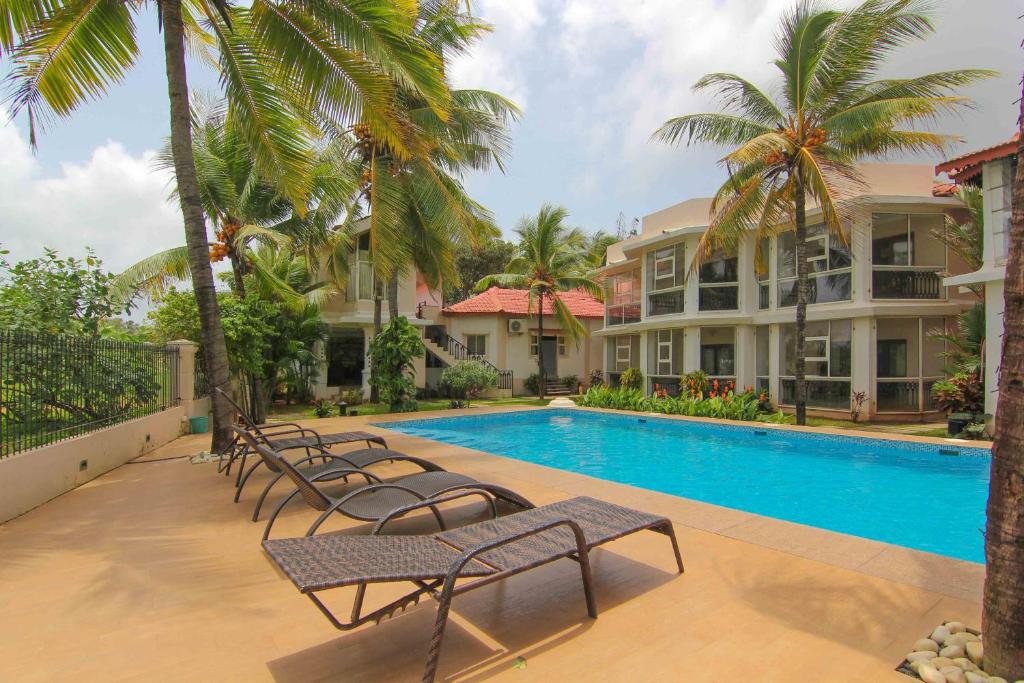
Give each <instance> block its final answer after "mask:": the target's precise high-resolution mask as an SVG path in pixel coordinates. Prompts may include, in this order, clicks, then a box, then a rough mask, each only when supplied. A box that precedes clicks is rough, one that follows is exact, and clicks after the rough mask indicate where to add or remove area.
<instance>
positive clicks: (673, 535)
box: [663, 522, 685, 574]
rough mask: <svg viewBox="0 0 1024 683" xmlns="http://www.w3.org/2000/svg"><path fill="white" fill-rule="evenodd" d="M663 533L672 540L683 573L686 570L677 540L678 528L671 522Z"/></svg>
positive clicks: (680, 570) (680, 571) (677, 564)
mask: <svg viewBox="0 0 1024 683" xmlns="http://www.w3.org/2000/svg"><path fill="white" fill-rule="evenodd" d="M663 533H664V534H665V535H666V536H668V537H669V540H671V541H672V552H673V553H675V556H676V566H678V567H679V573H680V574H682V573H683V572H684V571H685V569H684V568H683V556H682V555H681V554H680V553H679V542H678V541H676V530H675V529H674V528H673V527H672V523H671V522H669V523H668V524H667V525H666V526H665V527H664V532H663Z"/></svg>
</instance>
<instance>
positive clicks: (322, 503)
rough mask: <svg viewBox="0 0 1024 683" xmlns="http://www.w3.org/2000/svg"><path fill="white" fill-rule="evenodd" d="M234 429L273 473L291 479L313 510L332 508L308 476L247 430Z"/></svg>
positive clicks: (328, 500)
mask: <svg viewBox="0 0 1024 683" xmlns="http://www.w3.org/2000/svg"><path fill="white" fill-rule="evenodd" d="M232 429H234V430H235V433H236V434H238V435H239V436H240V437H241V438H242V439H244V440H245V442H246V443H247V444H249V447H250V448H253V449H255V450H256V452H257V453H259V454H260V457H262V458H263V461H264V462H265V463H266V465H267V467H268V468H269V469H270V470H271V471H274V472H284V474H285V476H286V477H288V478H289V479H291V480H292V483H294V484H295V486H296V488H298V489H299V493H300V494H302V497H303V499H305V501H306V503H308V504H309V506H310V507H311V508H313V509H314V510H320V511H321V512H322V511H324V510H326V509H327V508H329V507H330V506H331V503H332V501H331V499H330V498H328V497H327V496H325V495H324V493H323V492H322V491H321V490H320V489H318V488H317V487H316V486H314V485H313V482H311V481H310V480H309V479H308V478H307V477H306V475H304V474H303V473H302V472H300V471H299V470H298V469H297V468H296V467H295V466H294V465H292V464H291V463H290V462H288V460H286V459H285V458H282V457H281V456H280V455H278V453H277V452H276V451H274V450H273V449H272V448H268V447H267V446H264V445H263V444H261V443H259V442H258V441H257V440H256V437H255V436H253V435H252V434H250V433H249V432H247V431H246V430H244V429H242V428H240V427H232Z"/></svg>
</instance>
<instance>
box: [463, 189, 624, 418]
mask: <svg viewBox="0 0 1024 683" xmlns="http://www.w3.org/2000/svg"><path fill="white" fill-rule="evenodd" d="M568 216H569V212H568V211H566V209H564V208H563V207H561V206H553V205H551V204H545V205H544V206H542V207H541V208H540V211H539V212H538V213H537V215H536V216H532V217H524V218H523V219H522V220H520V222H519V226H518V228H517V229H516V233H517V234H518V235H519V244H518V245H517V247H516V255H515V256H513V257H512V260H511V261H509V264H508V266H507V267H506V268H505V272H504V273H499V274H494V275H488V276H486V277H484V278H482V279H481V280H480V282H478V283H477V286H476V288H477V291H483V290H486V289H487V288H488V287H492V286H495V285H497V286H499V287H512V288H516V289H527V290H529V292H530V294H529V306H528V310H529V311H534V310H536V311H537V371H538V374H539V375H540V388H539V390H538V396H539V397H540V398H542V399H543V398H544V381H545V380H544V299H545V298H547V299H548V300H549V302H550V306H551V310H552V311H554V314H555V318H556V319H557V320H558V323H559V325H560V327H561V328H562V333H563V334H564V335H565V336H566V337H567V338H568V339H569V340H570V341H576V340H578V339H579V338H581V337H583V336H585V335H586V333H587V331H586V328H585V327H583V323H581V322H580V321H579V320H578V319H577V318H576V316H575V315H573V313H572V311H570V310H569V307H568V306H566V305H565V302H564V301H562V298H561V296H560V295H561V294H562V293H564V292H570V291H574V290H579V291H583V292H586V293H588V294H591V295H592V296H595V297H597V298H599V299H600V298H603V296H604V292H603V290H602V289H601V285H600V284H598V282H597V281H595V280H594V279H593V278H592V277H591V275H590V273H589V268H588V265H587V264H586V263H585V262H584V261H583V259H582V258H581V257H580V252H579V250H578V249H577V248H576V246H575V245H574V244H573V242H574V240H573V239H572V238H571V235H572V234H573V231H572V230H571V229H570V228H568V227H567V226H566V225H565V220H566V218H567V217H568ZM534 304H536V308H534Z"/></svg>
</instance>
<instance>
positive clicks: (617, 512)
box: [263, 490, 683, 683]
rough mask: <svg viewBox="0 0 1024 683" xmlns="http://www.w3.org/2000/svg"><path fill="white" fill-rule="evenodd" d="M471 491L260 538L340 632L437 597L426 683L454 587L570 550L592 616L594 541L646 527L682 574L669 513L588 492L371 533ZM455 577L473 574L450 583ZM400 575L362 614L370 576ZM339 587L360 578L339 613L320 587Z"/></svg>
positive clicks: (465, 587) (376, 579)
mask: <svg viewBox="0 0 1024 683" xmlns="http://www.w3.org/2000/svg"><path fill="white" fill-rule="evenodd" d="M475 493H477V492H475V491H472V490H466V491H460V492H458V493H453V494H450V495H448V496H441V497H439V498H435V499H433V500H430V501H422V502H420V503H416V504H413V505H410V506H408V507H406V508H404V509H402V510H397V511H395V512H394V513H393V514H392V515H391V516H389V517H388V518H387V519H382V520H381V521H380V522H379V523H378V524H377V525H376V527H375V528H374V535H371V536H349V535H342V534H326V535H322V536H313V537H306V538H285V539H275V540H272V541H264V542H263V548H264V549H265V550H266V551H267V553H268V554H269V556H270V558H271V559H272V560H273V561H274V563H275V564H276V565H277V566H278V567H279V568H280V569H281V570H282V571H283V572H284V573H285V574H286V575H287V576H288V578H290V579H291V580H292V583H294V584H295V587H296V588H298V589H299V592H301V593H303V594H305V595H306V597H308V598H309V599H310V600H311V601H312V602H313V604H315V605H316V606H317V608H318V609H319V610H320V611H321V612H322V613H323V614H324V616H326V617H327V619H328V621H330V622H331V624H332V625H334V627H335V628H337V629H340V630H343V631H345V630H349V629H353V628H356V627H357V626H360V625H362V624H366V623H368V622H371V621H377V622H379V621H380V620H381V619H383V618H384V617H387V616H391V615H392V614H394V612H396V611H397V610H399V609H402V610H404V609H405V608H406V607H408V606H409V605H411V604H415V603H416V602H418V601H419V599H420V596H422V595H425V594H429V595H431V596H433V597H434V598H436V599H437V601H438V607H437V618H436V621H435V623H434V634H433V639H432V640H431V642H430V649H429V651H428V655H427V662H426V668H425V670H424V673H423V681H424V682H425V683H430V682H431V681H433V680H434V676H435V673H436V672H437V663H438V659H439V657H440V653H441V642H442V639H443V638H444V630H445V625H446V624H447V621H448V612H449V609H450V607H451V601H452V598H453V597H455V596H456V595H461V594H462V593H465V592H467V591H471V590H473V589H474V588H478V587H480V586H484V585H486V584H489V583H492V582H494V581H498V580H500V579H504V578H505V577H508V576H512V575H513V574H518V573H520V572H524V571H527V570H529V569H533V568H535V567H539V566H541V565H545V564H548V563H549V562H554V561H555V560H558V559H561V558H564V557H569V558H572V559H574V560H576V561H578V562H579V564H580V571H581V573H582V577H583V591H584V595H585V597H586V601H587V612H588V613H589V614H590V616H591V617H594V618H596V617H597V606H596V605H595V603H594V595H593V590H592V588H591V579H590V562H589V551H590V549H591V548H594V547H596V546H599V545H602V544H604V543H607V542H608V541H613V540H615V539H617V538H621V537H623V536H626V535H628V534H632V533H635V532H637V531H643V530H645V529H650V530H651V531H657V532H659V533H662V534H665V535H666V536H668V537H669V538H670V539H671V541H672V551H673V553H674V554H675V560H676V566H677V567H678V569H679V573H682V572H683V560H682V557H681V556H680V554H679V545H678V543H677V542H676V537H675V531H674V530H673V528H672V522H671V521H669V520H668V519H667V518H665V517H657V516H655V515H649V514H647V513H644V512H639V511H637V510H631V509H629V508H625V507H620V506H618V505H613V504H612V503H606V502H603V501H600V500H595V499H593V498H586V497H580V498H573V499H571V500H565V501H562V502H559V503H553V504H551V505H544V506H542V507H538V508H533V509H530V510H525V511H523V512H519V513H516V514H512V515H508V516H505V517H501V518H500V519H494V520H489V521H485V522H480V523H478V524H472V525H470V526H465V527H462V528H460V529H455V530H452V531H443V532H440V533H436V534H433V535H430V536H378V535H376V533H377V532H379V531H380V528H381V527H382V526H383V524H384V523H386V522H387V521H388V519H391V518H392V517H394V516H400V515H402V514H405V513H406V512H409V511H411V510H414V509H418V508H423V507H429V506H431V505H436V504H438V503H440V502H446V501H449V500H454V499H456V498H461V497H465V496H469V495H474V494H475ZM458 579H473V580H472V581H470V582H469V583H462V584H460V585H459V586H456V585H455V582H456V580H458ZM405 581H409V582H411V583H413V584H414V585H415V586H416V588H415V590H412V591H411V592H409V593H407V594H406V595H404V596H403V597H401V598H399V599H397V600H394V601H392V602H390V603H388V604H387V605H384V606H383V607H381V608H379V609H376V610H374V611H372V612H370V613H368V614H362V608H363V598H364V597H365V591H366V586H367V585H368V584H371V583H392V582H405ZM342 586H356V587H357V588H356V594H355V597H354V600H353V605H352V614H351V617H350V619H349V620H348V621H343V620H341V619H339V618H338V617H336V616H335V615H334V613H333V612H331V610H330V609H329V608H328V607H327V606H326V605H325V604H324V603H323V602H321V601H320V599H319V597H318V595H317V594H318V593H319V592H320V591H325V590H329V589H332V588H340V587H342ZM439 588H440V591H438V589H439Z"/></svg>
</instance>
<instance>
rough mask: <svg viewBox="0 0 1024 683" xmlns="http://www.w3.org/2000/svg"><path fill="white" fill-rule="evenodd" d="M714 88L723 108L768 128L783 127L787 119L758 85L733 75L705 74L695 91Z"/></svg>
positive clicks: (694, 87) (696, 85)
mask: <svg viewBox="0 0 1024 683" xmlns="http://www.w3.org/2000/svg"><path fill="white" fill-rule="evenodd" d="M709 88H714V89H715V90H716V91H717V93H716V94H717V97H718V99H719V101H720V102H721V104H722V108H723V109H726V110H732V111H735V112H736V113H738V114H741V115H742V116H744V117H745V118H748V119H751V120H752V121H757V122H758V123H763V124H764V125H766V126H781V125H783V124H784V123H785V121H786V117H785V115H783V113H782V111H781V110H780V109H779V108H778V106H776V104H775V103H774V102H773V101H772V98H771V97H769V96H768V95H766V94H765V93H764V92H762V91H761V89H760V88H758V87H757V86H756V85H754V84H753V83H751V82H750V81H748V80H747V79H745V78H743V77H742V76H737V75H736V74H731V73H710V74H705V75H704V76H703V77H701V79H700V80H698V81H697V83H696V84H694V86H693V89H694V90H704V89H709Z"/></svg>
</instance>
